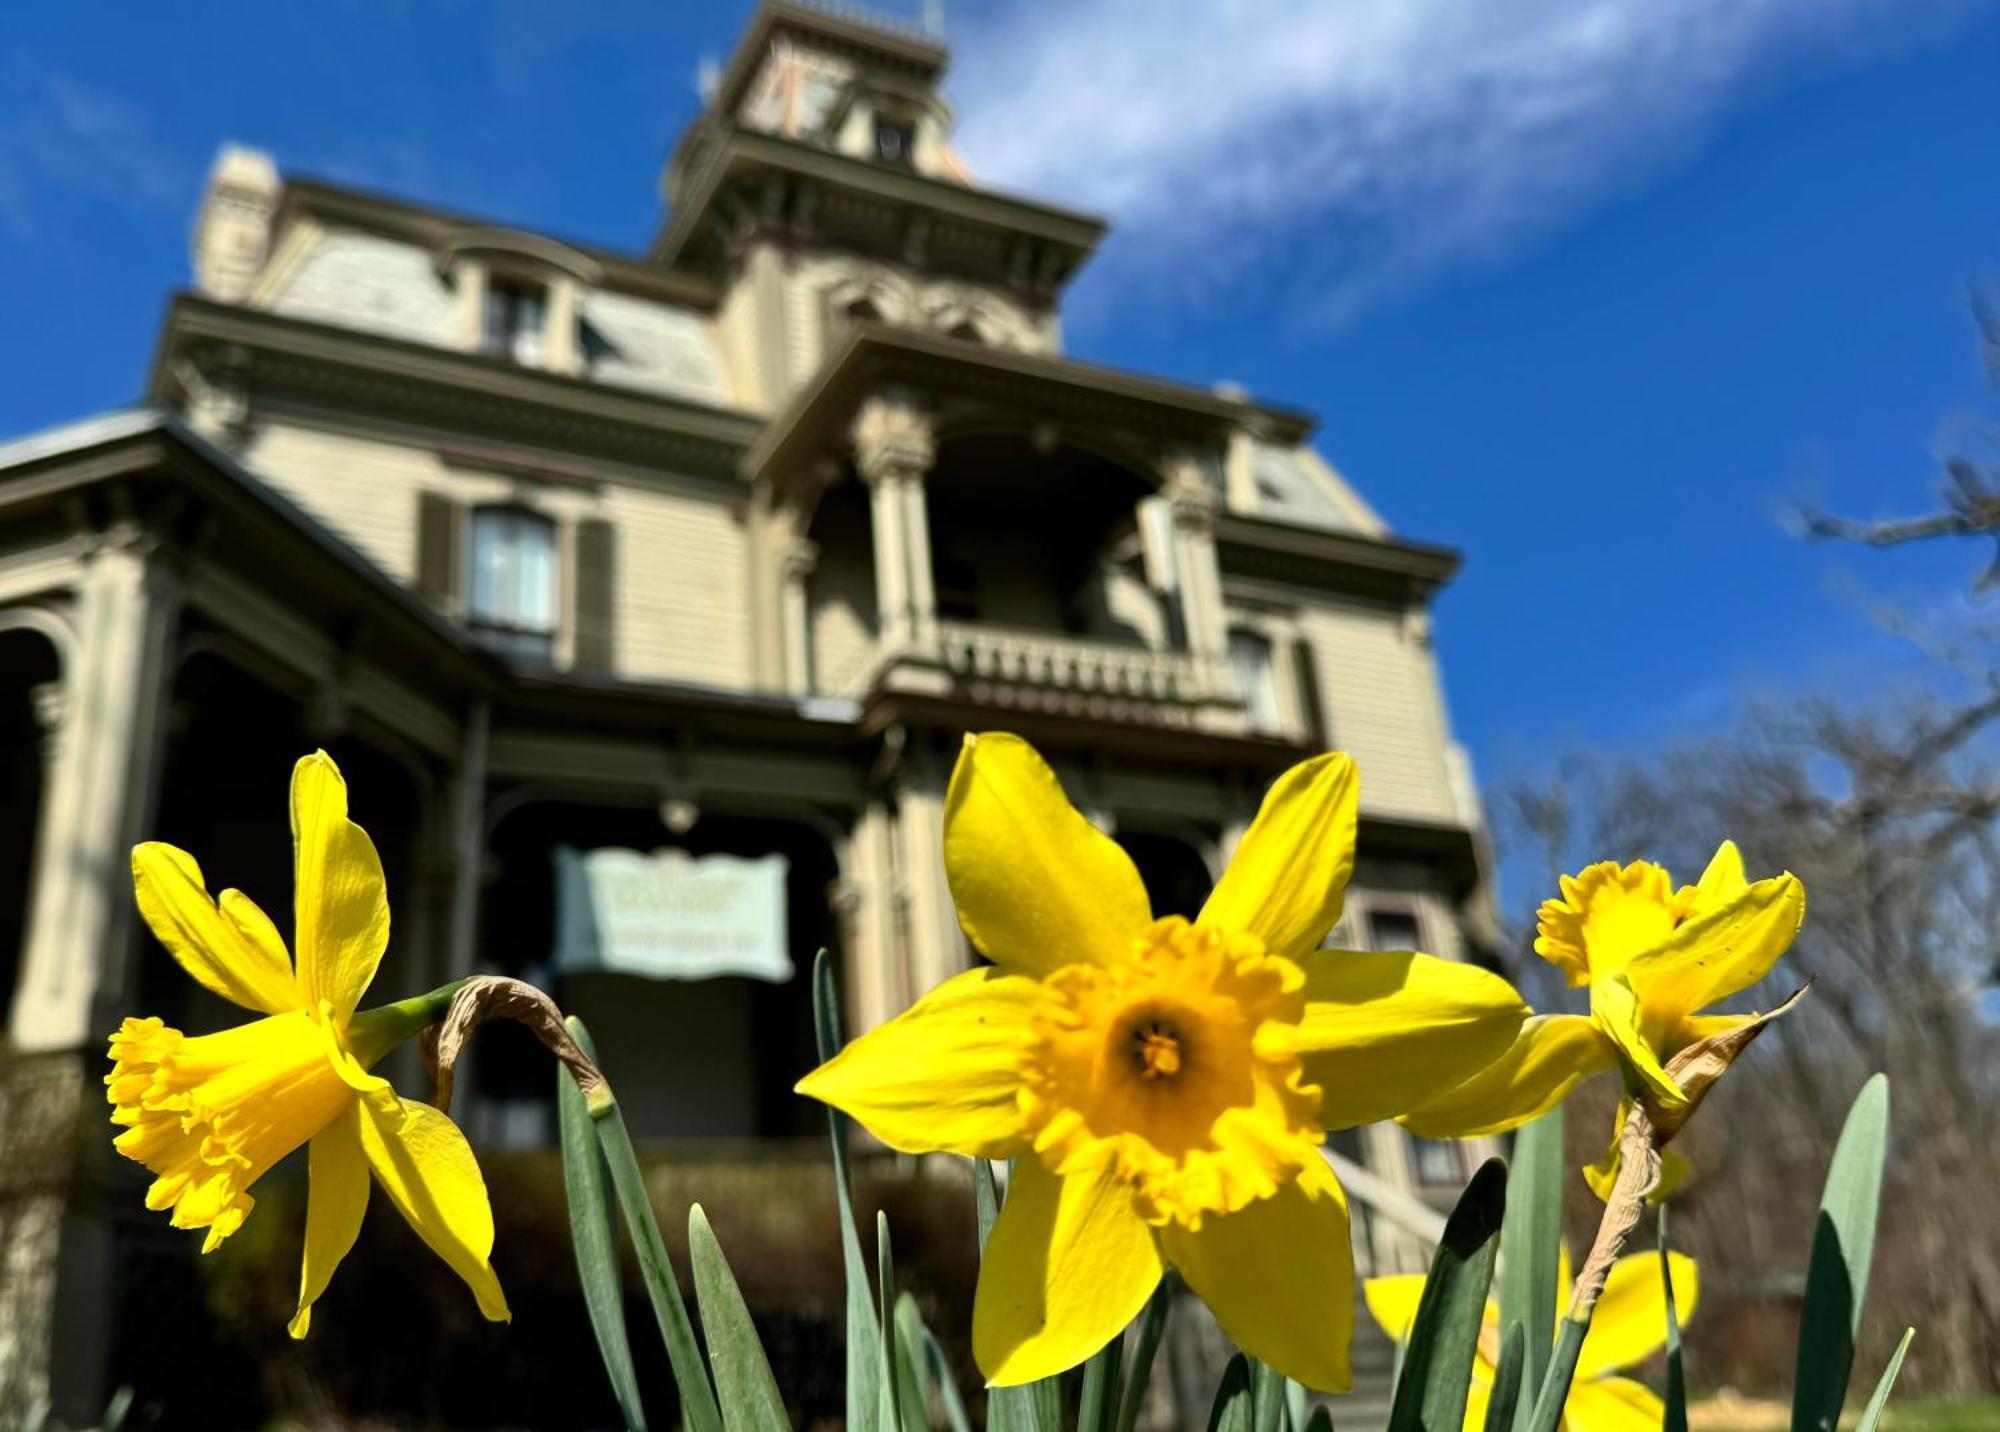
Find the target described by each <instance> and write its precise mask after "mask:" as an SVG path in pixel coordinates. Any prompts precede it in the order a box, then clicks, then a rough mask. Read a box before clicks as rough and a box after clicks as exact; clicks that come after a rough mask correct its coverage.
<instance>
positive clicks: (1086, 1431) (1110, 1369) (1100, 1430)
mask: <svg viewBox="0 0 2000 1432" xmlns="http://www.w3.org/2000/svg"><path fill="white" fill-rule="evenodd" d="M1124 1359H1125V1333H1124V1330H1123V1329H1122V1328H1121V1329H1120V1330H1119V1333H1118V1336H1117V1337H1115V1338H1113V1339H1112V1340H1111V1341H1110V1342H1108V1343H1106V1344H1105V1345H1104V1346H1103V1347H1102V1348H1101V1349H1099V1351H1098V1353H1097V1355H1096V1356H1095V1357H1093V1358H1091V1359H1090V1361H1088V1362H1086V1363H1085V1364H1084V1365H1083V1391H1082V1392H1081V1393H1079V1394H1078V1396H1077V1405H1076V1432H1105V1424H1106V1420H1107V1419H1108V1418H1109V1417H1110V1416H1111V1415H1112V1409H1113V1408H1115V1407H1116V1406H1117V1405H1118V1371H1119V1365H1120V1364H1121V1363H1122V1362H1123V1361H1124Z"/></svg>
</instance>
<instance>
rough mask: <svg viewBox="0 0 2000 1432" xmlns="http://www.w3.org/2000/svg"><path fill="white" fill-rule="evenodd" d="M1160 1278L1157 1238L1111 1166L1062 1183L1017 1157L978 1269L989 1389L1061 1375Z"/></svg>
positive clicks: (978, 1333)
mask: <svg viewBox="0 0 2000 1432" xmlns="http://www.w3.org/2000/svg"><path fill="white" fill-rule="evenodd" d="M1159 1281H1160V1253H1159V1249H1158V1247H1157V1246H1155V1244H1154V1242H1153V1232H1152V1230H1151V1229H1150V1228H1148V1227H1147V1226H1146V1224H1145V1223H1144V1222H1142V1221H1141V1220H1140V1218H1139V1215H1138V1214H1137V1213H1135V1212H1133V1210H1132V1194H1131V1191H1130V1190H1129V1189H1128V1188H1127V1187H1126V1186H1125V1185H1124V1184H1123V1183H1122V1182H1120V1181H1119V1180H1118V1179H1117V1178H1116V1177H1115V1171H1114V1169H1112V1168H1111V1167H1109V1166H1107V1167H1106V1168H1104V1169H1102V1170H1095V1171H1090V1172H1079V1173H1073V1174H1070V1175H1068V1176H1066V1177H1058V1176H1056V1175H1055V1174H1052V1173H1050V1172H1049V1171H1048V1170H1047V1169H1045V1168H1044V1167H1042V1165H1041V1163H1040V1161H1038V1160H1036V1159H1033V1158H1023V1159H1019V1160H1017V1161H1016V1162H1015V1164H1014V1173H1013V1177H1012V1178H1010V1179H1009V1180H1008V1184H1007V1201H1006V1202H1005V1203H1004V1204H1002V1205H1001V1208H1000V1217H999V1218H998V1219H997V1220H996V1221H995V1222H994V1224H993V1233H992V1236H991V1237H989V1238H988V1239H987V1241H986V1255H985V1257H984V1259H983V1260H982V1261H981V1263H980V1266H979V1289H978V1292H977V1293H976V1294H975V1295H974V1298H973V1305H972V1353H973V1357H974V1359H975V1360H976V1361H977V1362H978V1363H979V1368H980V1371H982V1372H984V1373H985V1374H986V1380H987V1382H988V1383H989V1384H990V1385H991V1386H994V1387H1012V1386H1015V1385H1018V1384H1020V1383H1024V1382H1034V1381H1036V1380H1037V1379H1038V1378H1043V1377H1049V1376H1052V1375H1054V1374H1056V1373H1059V1372H1063V1371H1066V1370H1068V1369H1069V1368H1072V1367H1075V1366H1076V1365H1077V1364H1078V1363H1080V1362H1082V1361H1084V1360H1085V1359H1086V1358H1088V1357H1090V1356H1091V1355H1093V1354H1094V1353H1096V1352H1097V1351H1098V1350H1099V1349H1101V1348H1102V1347H1103V1346H1104V1345H1105V1344H1106V1343H1108V1342H1110V1341H1111V1339H1112V1338H1114V1337H1116V1336H1117V1335H1118V1333H1119V1332H1120V1331H1122V1330H1123V1328H1124V1327H1125V1325H1126V1324H1127V1323H1129V1322H1131V1321H1132V1319H1133V1318H1135V1317H1137V1316H1138V1314H1139V1310H1140V1309H1141V1308H1143V1307H1144V1306H1145V1305H1146V1299H1147V1298H1149V1297H1151V1296H1152V1294H1153V1289H1154V1288H1155V1287H1157V1286H1158V1285H1159Z"/></svg>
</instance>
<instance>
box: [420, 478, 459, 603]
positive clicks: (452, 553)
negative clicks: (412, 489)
mask: <svg viewBox="0 0 2000 1432" xmlns="http://www.w3.org/2000/svg"><path fill="white" fill-rule="evenodd" d="M464 551H465V509H463V508H462V507H460V506H459V505H458V504H457V503H456V502H453V501H452V500H451V499H450V498H449V497H446V496H445V495H444V494H443V493H441V492H419V493H418V494H417V582H416V586H417V590H418V591H419V592H420V593H422V594H423V595H424V596H426V597H428V598H429V599H430V600H431V601H433V602H435V603H436V604H437V605H438V606H440V607H443V608H445V609H446V610H447V611H452V612H456V611H457V610H458V609H459V608H460V606H461V605H462V604H463V601H464V596H465V592H464V586H463V582H464V578H463V575H462V573H461V571H460V568H461V567H462V565H463V557H462V554H463V553H464Z"/></svg>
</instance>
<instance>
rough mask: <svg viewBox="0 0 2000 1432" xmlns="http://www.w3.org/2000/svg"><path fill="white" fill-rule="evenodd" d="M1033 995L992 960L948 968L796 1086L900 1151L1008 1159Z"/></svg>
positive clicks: (1019, 1130)
mask: <svg viewBox="0 0 2000 1432" xmlns="http://www.w3.org/2000/svg"><path fill="white" fill-rule="evenodd" d="M1040 993H1041V985H1040V983H1039V982H1038V981H1035V980H1032V979H1029V978H1027V977H1026V976H1024V975H1010V974H1006V973H1003V972H1002V971H1001V970H999V969H996V968H993V967H990V966H989V967H986V968H982V969H976V970H967V971H966V972H965V973H964V974H961V975H954V976H953V977H952V978H951V979H948V980H946V981H945V982H944V983H943V984H941V985H939V986H938V987H937V988H936V989H934V990H932V991H931V992H930V993H929V994H927V995H925V996H924V997H923V998H922V999H920V1000H918V1001H917V1002H916V1004H914V1005H912V1006H911V1007H910V1008H909V1009H908V1010H906V1011H904V1012H903V1013H902V1014H900V1015H898V1016H897V1017H896V1018H894V1019H892V1020H890V1021H889V1022H888V1023H887V1024H883V1025H879V1026H877V1027H876V1028H874V1029H872V1030H870V1031H869V1032H868V1033H866V1034H864V1035H862V1036H861V1037H860V1038H859V1039H857V1040H855V1041H854V1042H853V1043H851V1044H849V1045H848V1046H847V1047H846V1048H845V1049H843V1050H841V1051H840V1053H838V1054H836V1055H834V1057H833V1058H831V1059H829V1060H828V1061H827V1062H826V1063H824V1064H822V1065H820V1067H819V1068H817V1069H815V1070H813V1072H812V1073H810V1074H808V1075H806V1077H805V1078H803V1079H801V1080H800V1081H799V1084H798V1092H799V1093H801V1094H805V1095H807V1096H809V1097H811V1098H814V1099H818V1100H820V1101H821V1102H823V1103H827V1104H831V1105H833V1106H834V1107H835V1108H837V1109H840V1110H842V1111H844V1112H845V1113H848V1114H851V1115H853V1116H854V1118H856V1119H857V1120H859V1121H860V1123H861V1125H862V1127H864V1128H865V1129H867V1130H868V1132H869V1133H871V1134H873V1135H875V1137H876V1138H878V1139H880V1140H881V1141H882V1142H883V1143H885V1144H887V1145H889V1147H890V1148H893V1149H900V1150H901V1151H902V1152H904V1153H906V1154H922V1153H932V1152H936V1151H940V1150H944V1151H949V1152H952V1153H961V1154H969V1155H971V1156H972V1157H974V1158H989V1159H1001V1158H1007V1157H1009V1156H1010V1155H1012V1154H1014V1153H1017V1152H1019V1151H1020V1150H1021V1149H1022V1148H1023V1147H1025V1139H1024V1134H1023V1127H1022V1116H1021V1108H1020V1104H1019V1102H1018V1094H1019V1090H1020V1087H1021V1076H1020V1062H1021V1059H1022V1056H1023V1054H1024V1053H1025V1052H1026V1051H1027V1049H1028V1047H1029V1046H1030V1045H1031V1044H1032V1042H1033V1034H1032V1031H1031V1030H1030V1028H1029V1023H1028V1021H1029V1016H1030V1015H1031V1014H1032V1013H1033V1012H1034V1008H1035V1002H1036V1000H1037V999H1038V998H1039V996H1040Z"/></svg>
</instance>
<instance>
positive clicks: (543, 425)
mask: <svg viewBox="0 0 2000 1432" xmlns="http://www.w3.org/2000/svg"><path fill="white" fill-rule="evenodd" d="M184 362H189V363H192V364H193V365H194V366H195V368H196V369H198V370H202V371H204V373H205V375H206V376H208V377H209V378H210V380H211V381H214V380H215V375H214V374H213V373H212V372H209V370H210V369H213V368H215V367H217V366H218V365H220V366H221V367H222V368H224V369H226V374H225V376H226V380H227V381H231V382H237V383H241V384H242V385H244V387H245V388H246V390H247V391H249V392H250V393H252V394H267V395H268V394H276V395H280V396H286V397H294V398H300V399H304V400H308V401H311V402H314V403H318V404H322V405H326V406H332V407H352V408H354V409H356V410H357V411H359V412H361V413H363V414H365V415H366V416H368V417H371V418H387V417H397V416H400V417H406V418H410V419H414V420H418V421H424V422H428V423H431V424H433V425H436V426H440V427H446V428H451V429H459V430H463V431H466V432H471V433H475V434H477V435H479V436H480V437H482V438H487V439H491V438H499V437H508V438H514V439H516V440H519V441H523V442H529V443H540V444H543V445H548V446H554V447H558V448H561V449H564V450H578V449H590V450H595V451H598V452H601V453H606V454H609V455H615V456H618V457H621V458H624V459H627V460H631V461H636V462H639V463H641V464H643V465H654V466H666V467H668V468H671V469H674V470H678V471H682V472H689V473H704V474H708V475H714V476H723V475H728V474H730V473H732V472H733V471H734V470H735V467H736V464H737V461H738V458H739V455H740V454H741V453H742V451H743V450H744V449H745V448H747V447H748V446H749V445H750V444H751V443H752V442H754V441H755V440H756V438H757V436H758V434H759V433H761V432H762V431H763V426H764V424H763V420H762V419H761V418H759V417H757V416H756V415H754V414H751V413H744V412H739V411H736V410H733V409H727V408H716V407H710V406H707V405H704V404H700V403H692V402H688V401H685V400H682V399H677V398H671V397H666V396H664V395H660V394H653V393H646V392H641V391H638V390H636V389H629V388H619V387H615V386H613V385H610V384H605V383H593V382H590V381H588V380H585V379H581V378H572V377H568V376H565V375H563V374H558V373H546V372H540V371H537V370H535V369H532V368H523V367H520V366H518V365H516V364H513V363H509V362H507V361H505V360H503V359H498V358H491V357H488V356H486V355H484V354H479V353H466V352H460V351H457V350H454V349H448V348H438V347H435V346H432V345H430V344H424V343H414V342H411V341H409V340H406V339H400V338H390V337H386V336H384V335H382V334H377V333H368V332H366V331H363V330H360V329H353V328H345V327H341V326H338V325H335V324H327V323H315V322H311V321H309V320H306V319H300V318H292V317H287V316H284V315H281V314H275V313H270V312H266V311H263V310H258V309H248V308H241V307H237V306H235V305H232V304H224V303H216V302H214V301H213V300H210V299H205V298H199V297H196V296H195V295H193V294H185V293H183V294H179V295H176V296H175V298H174V300H173V302H172V303H171V304H170V305H169V307H168V309H167V317H166V322H165V325H164V329H163V331H162V334H161V337H160V343H159V347H158V349H157V350H156V353H155V356H154V360H153V368H152V373H151V375H150V377H149V378H148V381H147V385H146V391H147V395H148V397H149V398H150V399H152V400H153V401H156V402H160V403H163V404H166V405H168V406H172V405H173V403H174V400H175V399H176V398H177V397H179V396H180V395H181V393H182V387H183V385H182V381H181V373H180V365H181V364H182V363H184Z"/></svg>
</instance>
